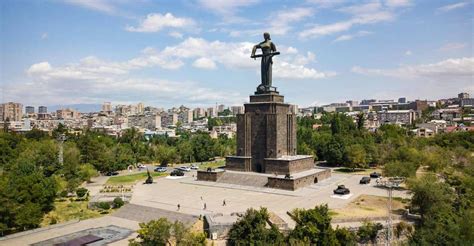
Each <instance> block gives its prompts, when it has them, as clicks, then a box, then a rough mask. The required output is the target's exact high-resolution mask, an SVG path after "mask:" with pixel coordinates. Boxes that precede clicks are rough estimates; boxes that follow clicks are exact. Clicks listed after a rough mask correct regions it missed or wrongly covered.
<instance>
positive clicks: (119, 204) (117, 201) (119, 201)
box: [114, 197, 125, 208]
mask: <svg viewBox="0 0 474 246" xmlns="http://www.w3.org/2000/svg"><path fill="white" fill-rule="evenodd" d="M124 204H125V203H124V201H123V200H122V198H120V197H116V198H115V199H114V208H120V207H122V206H123V205H124Z"/></svg>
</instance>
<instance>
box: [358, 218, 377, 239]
mask: <svg viewBox="0 0 474 246" xmlns="http://www.w3.org/2000/svg"><path fill="white" fill-rule="evenodd" d="M382 229H383V225H382V224H380V223H373V222H370V221H364V222H363V224H362V226H361V227H359V229H358V230H357V236H358V237H359V240H360V241H361V242H362V243H368V242H369V241H370V242H372V243H375V240H376V239H377V234H378V232H379V231H380V230H382Z"/></svg>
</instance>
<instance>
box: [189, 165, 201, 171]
mask: <svg viewBox="0 0 474 246" xmlns="http://www.w3.org/2000/svg"><path fill="white" fill-rule="evenodd" d="M190 168H191V169H192V170H198V169H199V167H198V166H196V165H191V167H190Z"/></svg>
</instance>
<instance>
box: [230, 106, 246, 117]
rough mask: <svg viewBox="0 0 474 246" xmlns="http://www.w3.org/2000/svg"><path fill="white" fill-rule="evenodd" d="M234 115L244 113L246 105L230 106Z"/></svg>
mask: <svg viewBox="0 0 474 246" xmlns="http://www.w3.org/2000/svg"><path fill="white" fill-rule="evenodd" d="M230 110H231V111H232V114H233V115H238V114H243V113H244V106H232V107H230Z"/></svg>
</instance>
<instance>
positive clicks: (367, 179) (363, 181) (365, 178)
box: [359, 177, 370, 184]
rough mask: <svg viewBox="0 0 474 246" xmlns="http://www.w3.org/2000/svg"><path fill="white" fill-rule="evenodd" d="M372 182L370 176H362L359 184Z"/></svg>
mask: <svg viewBox="0 0 474 246" xmlns="http://www.w3.org/2000/svg"><path fill="white" fill-rule="evenodd" d="M368 183H370V177H362V178H361V179H360V181H359V184H368Z"/></svg>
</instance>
